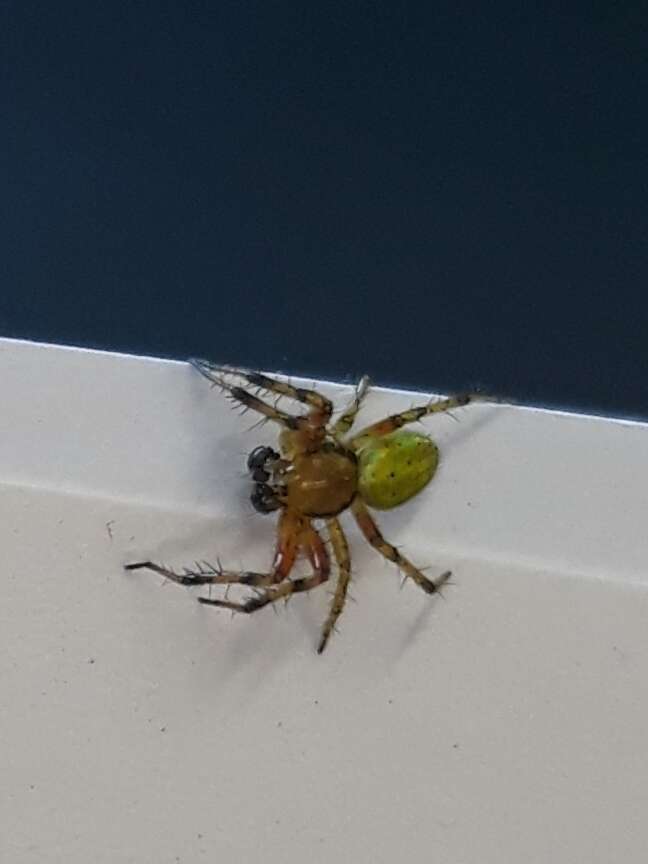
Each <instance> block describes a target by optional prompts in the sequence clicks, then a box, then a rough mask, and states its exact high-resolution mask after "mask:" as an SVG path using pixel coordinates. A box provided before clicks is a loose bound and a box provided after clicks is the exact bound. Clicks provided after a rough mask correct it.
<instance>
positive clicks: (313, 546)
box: [198, 526, 331, 613]
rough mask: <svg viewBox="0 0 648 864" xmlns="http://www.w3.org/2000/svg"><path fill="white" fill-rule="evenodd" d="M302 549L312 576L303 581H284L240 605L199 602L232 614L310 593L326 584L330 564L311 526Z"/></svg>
mask: <svg viewBox="0 0 648 864" xmlns="http://www.w3.org/2000/svg"><path fill="white" fill-rule="evenodd" d="M302 538H303V548H304V551H305V552H306V554H307V556H308V558H309V560H310V562H311V565H312V567H313V575H312V576H308V577H306V578H304V579H292V580H291V579H286V580H285V581H284V582H282V583H281V584H280V585H277V586H276V588H268V589H267V590H266V591H262V592H261V593H259V595H258V596H256V597H249V598H248V599H247V600H244V601H243V602H242V603H233V602H231V601H229V600H212V599H211V598H210V597H199V598H198V599H199V601H200V602H201V603H204V604H205V605H207V606H219V607H221V608H223V609H231V610H232V611H233V612H245V613H251V612H256V611H257V610H259V609H263V607H264V606H267V605H268V604H269V603H276V602H277V600H281V599H288V597H290V596H291V594H297V593H299V592H301V591H310V590H311V589H312V588H316V587H317V586H318V585H321V584H322V582H326V580H327V579H328V578H329V574H330V572H331V564H330V561H329V555H328V552H327V551H326V546H325V545H324V542H323V540H322V538H321V537H320V536H319V534H318V533H317V531H315V529H314V528H313V527H312V526H309V528H308V529H307V530H305V531H304V532H303V533H302Z"/></svg>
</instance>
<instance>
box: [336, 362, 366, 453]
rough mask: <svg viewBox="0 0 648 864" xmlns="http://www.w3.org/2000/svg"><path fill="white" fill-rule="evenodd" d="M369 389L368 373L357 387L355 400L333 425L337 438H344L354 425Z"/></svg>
mask: <svg viewBox="0 0 648 864" xmlns="http://www.w3.org/2000/svg"><path fill="white" fill-rule="evenodd" d="M368 389H369V378H368V376H367V375H363V376H362V378H361V379H360V381H359V382H358V386H357V387H356V392H355V396H354V398H353V402H352V403H351V404H350V405H349V407H348V408H347V409H346V411H345V412H344V414H342V415H341V416H340V417H339V418H338V420H337V422H336V423H335V424H334V426H333V434H334V435H335V437H336V438H342V436H344V435H346V434H347V432H348V431H349V429H350V428H351V427H352V426H353V422H354V420H355V418H356V415H357V413H358V411H359V410H360V405H361V404H362V400H363V399H364V397H365V395H366V393H367V390H368Z"/></svg>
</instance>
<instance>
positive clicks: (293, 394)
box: [189, 359, 333, 429]
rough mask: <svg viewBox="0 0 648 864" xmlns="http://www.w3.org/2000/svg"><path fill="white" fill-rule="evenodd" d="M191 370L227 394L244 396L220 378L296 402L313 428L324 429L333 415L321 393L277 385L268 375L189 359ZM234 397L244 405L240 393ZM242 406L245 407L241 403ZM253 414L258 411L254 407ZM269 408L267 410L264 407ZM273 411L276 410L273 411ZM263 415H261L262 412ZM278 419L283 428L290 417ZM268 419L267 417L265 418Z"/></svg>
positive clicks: (258, 400) (331, 408)
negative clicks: (230, 377) (307, 414)
mask: <svg viewBox="0 0 648 864" xmlns="http://www.w3.org/2000/svg"><path fill="white" fill-rule="evenodd" d="M189 362H190V363H191V365H192V366H194V368H196V369H197V370H198V371H199V372H200V373H201V375H204V377H205V378H207V380H208V381H211V382H212V383H214V384H217V385H218V386H220V387H224V389H226V390H228V391H229V392H230V393H232V390H236V391H242V392H243V393H246V391H245V390H242V388H240V387H233V386H232V385H231V384H228V383H227V382H226V378H225V377H223V376H227V375H234V376H237V377H238V378H242V379H243V380H244V381H246V382H247V383H248V384H249V385H250V386H252V387H260V388H261V389H263V390H268V391H269V392H271V393H277V394H278V395H279V396H287V397H289V398H290V399H295V400H296V401H297V402H302V403H303V404H305V405H308V406H310V408H311V414H310V418H309V420H310V423H311V424H313V423H314V424H315V425H317V426H326V424H327V423H328V421H329V419H330V417H331V413H332V411H333V405H332V403H331V401H330V400H329V399H327V398H326V397H325V396H322V395H321V394H320V393H317V392H316V391H315V390H306V389H304V388H302V387H293V386H292V385H291V384H288V383H287V382H285V381H279V380H277V379H276V378H270V377H269V376H267V375H262V374H261V373H260V372H252V371H249V370H247V369H235V368H233V367H229V366H218V365H216V364H215V363H211V362H210V361H209V360H196V359H192V360H190V361H189ZM232 395H234V398H235V399H237V400H238V401H241V402H242V401H243V400H242V399H241V398H240V393H238V392H237V394H236V395H235V394H232ZM246 395H247V396H248V397H249V398H251V399H255V400H256V401H257V402H259V403H261V404H262V405H264V404H265V403H263V402H261V400H260V399H258V398H257V397H256V396H251V394H248V393H246ZM244 404H247V403H245V402H244ZM250 407H254V410H256V411H258V410H260V409H259V408H258V407H256V406H250ZM266 407H267V408H270V406H266ZM272 410H276V409H272ZM261 413H264V412H261ZM276 413H277V414H278V415H279V417H280V418H281V421H280V422H283V423H284V425H287V424H286V422H285V420H286V417H290V416H291V415H287V414H285V413H284V412H282V411H277V412H276ZM266 416H270V415H266ZM271 419H273V420H275V419H278V418H277V417H271ZM291 419H293V420H295V419H302V420H303V419H305V418H294V417H292V418H291ZM288 428H290V429H294V428H299V427H295V426H290V425H289V426H288Z"/></svg>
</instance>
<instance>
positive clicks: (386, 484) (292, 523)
mask: <svg viewBox="0 0 648 864" xmlns="http://www.w3.org/2000/svg"><path fill="white" fill-rule="evenodd" d="M189 362H190V363H191V364H192V365H193V366H194V367H195V368H196V369H197V370H198V371H199V372H200V373H201V374H202V375H204V377H205V378H207V379H208V380H209V381H210V382H211V383H212V384H213V385H217V386H218V387H220V388H221V389H222V390H223V391H224V392H225V393H227V394H229V396H230V397H231V399H233V400H234V401H235V402H236V403H238V404H241V405H243V406H245V407H246V408H249V409H251V410H253V411H257V412H258V413H259V414H262V415H264V417H266V418H268V419H269V420H272V421H274V422H275V423H278V424H279V426H281V427H282V430H281V432H280V434H279V452H277V451H275V450H273V449H272V448H271V447H256V448H255V449H254V450H252V452H251V453H250V455H249V457H248V461H247V466H248V470H249V471H250V473H251V475H252V480H253V482H254V488H253V492H252V496H251V500H252V504H253V505H254V507H255V509H256V510H258V511H259V512H261V513H270V512H273V511H275V510H279V511H280V514H279V524H278V539H277V546H276V551H275V555H274V560H273V563H272V567H271V569H270V570H269V572H267V573H253V572H249V571H245V572H233V571H228V570H222V569H221V568H220V567H213V566H208V565H205V566H204V567H203V566H201V567H199V568H198V569H196V570H185V571H184V572H183V573H182V574H180V573H176V572H175V571H173V570H170V569H168V568H166V567H162V566H161V565H159V564H155V563H154V562H152V561H138V562H136V563H133V564H128V565H126V569H127V570H139V569H148V570H153V571H154V572H156V573H159V574H161V575H162V576H165V577H166V578H168V579H171V580H173V581H174V582H177V583H179V584H180V585H188V586H193V585H231V584H232V583H236V584H239V585H249V586H252V587H254V588H256V589H260V590H258V593H257V594H256V595H254V596H251V597H249V598H248V599H246V600H244V601H243V602H241V603H235V602H232V601H230V600H227V599H225V598H224V599H219V600H215V599H212V598H211V597H200V598H199V601H200V602H201V603H204V604H206V605H209V606H218V607H221V608H225V609H231V610H233V611H235V612H246V613H251V612H256V611H257V610H259V609H262V608H263V607H264V606H267V605H269V604H272V603H276V602H277V600H281V599H285V598H288V597H289V596H290V595H292V594H295V593H298V592H301V591H310V590H311V589H312V588H315V587H317V586H318V585H321V584H322V583H323V582H326V580H327V579H328V578H329V575H330V572H331V563H330V557H329V553H328V550H327V547H326V545H325V543H324V541H323V539H322V537H321V535H320V533H319V532H318V530H317V528H316V527H315V525H314V524H313V522H314V521H315V520H323V521H324V522H325V523H326V526H327V528H328V532H329V536H330V540H331V545H332V548H333V554H334V557H335V561H336V564H337V570H338V579H337V585H336V588H335V592H334V595H333V602H332V604H331V608H330V611H329V614H328V616H327V618H326V621H325V622H324V626H323V628H322V634H321V637H320V641H319V644H318V648H317V651H318V653H321V652H322V651H323V650H324V648H325V647H326V644H327V642H328V639H329V637H330V635H331V633H332V631H333V629H334V628H335V624H336V622H337V620H338V618H339V616H340V614H341V612H342V609H343V608H344V602H345V600H346V596H347V590H348V587H349V582H350V579H351V560H350V556H349V547H348V543H347V540H346V537H345V534H344V531H343V529H342V526H341V524H340V521H339V519H338V517H339V515H340V514H341V513H342V512H343V511H344V510H347V509H350V510H351V513H352V515H353V516H354V518H355V520H356V522H357V523H358V525H359V527H360V530H361V531H362V533H363V535H364V536H365V538H366V539H367V541H368V542H369V543H370V544H371V545H372V546H373V547H374V548H375V549H377V550H378V552H380V553H381V554H382V555H384V557H385V558H387V560H388V561H392V562H393V563H394V564H396V565H397V566H398V567H399V568H400V570H401V571H402V572H403V574H404V575H405V577H406V578H407V577H409V578H411V579H412V580H413V581H414V582H415V583H416V584H417V585H418V586H419V587H420V588H422V589H423V590H424V591H425V592H426V593H427V594H434V593H435V592H437V591H438V590H439V588H440V587H441V586H442V585H443V584H444V583H445V582H446V581H447V580H448V578H449V577H450V572H449V571H446V572H445V573H443V574H442V575H441V576H439V577H438V578H437V579H436V580H432V579H428V577H427V576H425V575H424V574H423V573H422V572H421V571H420V570H419V569H418V568H417V567H415V566H414V565H413V564H412V563H411V562H410V561H408V559H407V558H405V557H404V556H403V555H401V553H400V552H399V551H398V549H396V547H395V546H392V544H391V543H388V542H387V540H385V538H384V537H383V536H382V534H381V533H380V530H379V528H378V526H377V525H376V523H375V521H374V519H373V517H372V516H371V514H370V512H369V510H368V509H367V507H368V506H369V507H373V508H375V509H378V510H389V509H391V508H393V507H398V506H399V505H400V504H402V503H403V502H405V501H408V500H409V499H410V498H413V497H414V496H415V495H417V494H418V493H419V492H420V491H421V490H422V489H423V488H424V487H425V486H426V485H427V484H428V483H429V482H430V480H431V479H432V477H433V476H434V473H435V471H436V469H437V466H438V463H439V451H438V448H437V446H436V444H435V443H434V442H433V441H432V439H431V438H430V437H429V436H428V435H424V434H422V433H419V432H412V431H409V430H405V429H402V428H401V427H403V426H405V425H406V424H408V423H414V422H415V421H417V420H420V419H421V418H423V417H425V416H427V415H429V414H440V413H442V412H447V411H450V410H451V409H453V408H458V407H461V406H463V405H467V404H468V403H469V402H471V401H473V400H474V399H475V398H476V397H475V396H471V395H469V394H464V395H460V396H453V397H450V398H448V399H440V400H438V401H434V402H428V403H427V404H426V405H421V406H419V407H415V408H411V409H410V410H409V411H403V412H402V413H400V414H392V415H391V416H389V417H386V418H384V419H383V420H379V421H378V422H377V423H372V424H371V425H370V426H367V427H366V428H365V429H362V430H361V431H360V432H358V433H357V434H355V435H352V436H351V437H349V436H348V433H349V431H350V429H351V427H352V425H353V422H354V420H355V418H356V415H357V413H358V410H359V408H360V404H361V402H362V399H363V397H364V396H365V394H366V393H367V390H368V387H369V381H368V379H367V378H366V377H364V378H362V380H361V381H360V384H359V385H358V387H357V390H356V394H355V398H354V400H353V402H352V404H351V405H350V406H349V407H348V408H347V410H346V411H345V412H344V413H343V414H342V416H341V417H340V418H339V419H338V420H337V422H335V423H333V424H332V425H329V422H330V420H331V414H332V413H333V405H332V403H331V402H330V400H329V399H327V398H326V397H324V396H322V395H321V394H319V393H317V392H316V391H314V390H305V389H302V388H301V387H293V386H291V385H290V384H287V383H285V382H284V381H279V380H276V379H275V378H270V377H268V376H267V375H262V374H260V373H258V372H251V371H247V370H243V369H233V368H229V367H226V366H218V365H216V364H214V363H211V362H209V361H207V360H190V361H189ZM237 378H238V379H239V380H241V381H243V382H245V383H246V384H247V385H249V386H250V387H253V388H261V389H262V390H265V391H268V392H270V393H275V394H277V395H278V396H287V397H289V398H291V399H295V400H297V401H298V402H301V403H302V404H304V405H307V406H308V411H307V413H305V414H302V415H299V416H295V415H292V414H288V413H285V412H284V411H280V410H279V409H278V408H276V407H275V406H273V405H270V404H268V403H266V402H264V401H262V400H261V399H260V398H259V397H258V396H256V395H253V394H252V393H250V392H248V390H246V389H245V388H244V387H243V386H239V385H236V384H233V383H231V382H232V379H237ZM300 554H303V555H305V556H306V557H307V558H308V560H309V561H310V564H311V566H312V569H313V572H312V575H310V576H308V577H305V578H299V579H290V578H289V576H290V572H291V570H292V568H293V565H294V564H295V561H296V559H297V557H298V555H300Z"/></svg>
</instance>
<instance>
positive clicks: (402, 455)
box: [358, 429, 439, 510]
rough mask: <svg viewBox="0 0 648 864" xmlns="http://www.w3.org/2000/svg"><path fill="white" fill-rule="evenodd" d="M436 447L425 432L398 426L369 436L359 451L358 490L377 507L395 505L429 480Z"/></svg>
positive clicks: (437, 460)
mask: <svg viewBox="0 0 648 864" xmlns="http://www.w3.org/2000/svg"><path fill="white" fill-rule="evenodd" d="M438 464H439V450H438V448H437V446H436V444H435V443H434V441H432V440H431V439H430V438H428V436H427V435H421V434H419V433H418V432H410V431H408V430H402V429H399V430H397V431H396V432H392V433H391V435H384V436H383V437H382V438H375V439H371V440H369V441H368V442H367V444H366V445H365V446H364V447H363V448H362V450H360V452H359V454H358V467H359V484H358V486H359V490H360V495H361V496H362V498H363V499H364V501H365V502H366V503H367V504H368V505H369V506H370V507H375V508H376V509H377V510H389V509H390V508H392V507H398V505H399V504H403V503H404V502H405V501H408V500H409V499H410V498H413V497H414V496H415V495H417V494H418V493H419V492H420V491H421V489H423V488H424V487H425V486H427V484H428V483H429V482H430V480H431V479H432V477H433V476H434V472H435V471H436V469H437V466H438Z"/></svg>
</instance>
